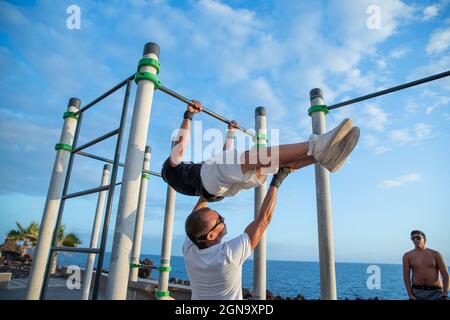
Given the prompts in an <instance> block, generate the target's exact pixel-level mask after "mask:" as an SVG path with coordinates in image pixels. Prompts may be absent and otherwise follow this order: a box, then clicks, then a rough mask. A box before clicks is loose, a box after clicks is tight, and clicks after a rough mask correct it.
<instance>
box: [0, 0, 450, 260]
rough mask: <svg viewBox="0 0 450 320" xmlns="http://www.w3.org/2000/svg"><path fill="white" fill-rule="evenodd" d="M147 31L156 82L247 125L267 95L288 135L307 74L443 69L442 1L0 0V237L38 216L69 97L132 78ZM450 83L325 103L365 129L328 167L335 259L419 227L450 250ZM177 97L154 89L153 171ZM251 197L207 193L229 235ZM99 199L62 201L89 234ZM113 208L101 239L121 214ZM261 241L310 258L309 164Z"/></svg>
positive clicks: (341, 86)
mask: <svg viewBox="0 0 450 320" xmlns="http://www.w3.org/2000/svg"><path fill="white" fill-rule="evenodd" d="M71 4H76V5H78V6H79V7H80V9H81V28H80V29H79V30H77V29H73V30H70V29H68V28H67V27H66V19H67V17H68V14H67V13H66V9H67V7H68V6H69V5H71ZM370 5H376V6H377V8H378V9H379V10H380V11H379V12H380V14H381V16H380V17H381V20H380V25H379V27H380V28H378V29H374V28H368V26H367V20H368V19H369V18H370V16H371V14H370V13H367V8H368V7H369V6H370ZM149 41H153V42H156V43H158V44H159V45H160V46H161V56H160V62H161V73H160V79H161V81H162V83H163V84H164V85H165V86H167V87H169V88H171V89H173V90H175V91H178V92H180V93H181V94H183V95H184V96H186V97H188V98H196V99H198V100H200V101H202V102H203V104H204V105H205V106H207V107H210V108H211V109H213V110H215V111H216V112H218V113H220V114H223V115H225V116H227V117H228V118H230V119H237V120H238V121H239V123H240V124H242V125H243V126H245V127H249V128H252V127H253V126H254V124H253V122H254V108H255V107H257V106H260V105H262V106H265V107H266V109H267V113H268V126H269V129H280V142H281V143H292V142H297V141H304V140H306V139H307V138H308V137H309V134H310V133H311V119H310V118H309V116H308V115H307V109H308V107H309V90H310V89H312V88H315V87H320V88H322V89H323V90H324V93H325V101H326V103H328V104H332V103H336V102H339V101H342V100H345V99H348V98H351V97H356V96H359V95H363V94H366V93H370V92H373V91H375V90H379V89H381V88H387V87H390V86H393V85H396V84H399V83H403V82H406V81H411V80H414V79H416V78H420V77H424V76H428V75H431V74H434V73H438V72H442V71H446V70H448V69H450V55H449V53H450V4H449V1H447V0H445V1H440V0H435V1H391V0H386V1H356V0H353V1H350V0H347V1H346V0H342V1H265V0H262V1H238V0H236V1H222V2H217V1H211V0H204V1H184V2H182V1H162V0H155V1H141V0H140V1H138V0H136V1H126V2H125V1H101V2H96V1H8V2H3V1H2V2H0V70H1V73H0V155H1V156H0V177H1V179H0V235H5V234H6V233H7V231H8V230H9V229H11V228H13V227H14V222H15V221H16V220H19V221H21V222H23V223H25V224H26V223H28V222H30V221H32V220H35V221H40V219H41V215H42V211H43V207H44V202H45V197H46V193H47V189H48V183H49V180H50V173H51V169H52V166H53V162H54V157H55V151H54V145H55V143H56V142H57V141H58V139H59V135H60V130H61V128H62V124H63V120H62V114H63V112H64V111H66V106H67V101H68V99H69V98H70V97H74V96H75V97H78V98H80V99H81V101H82V103H87V102H89V101H90V100H92V99H93V98H95V97H96V96H98V95H99V94H101V93H102V92H104V91H106V90H107V89H109V88H110V87H112V86H113V85H115V84H116V83H118V82H120V81H121V80H123V79H125V78H126V77H127V76H129V75H130V74H131V73H133V72H134V71H135V69H136V66H137V62H138V60H139V59H140V57H141V54H142V49H143V46H144V44H145V43H146V42H149ZM449 89H450V79H443V80H440V81H436V82H434V83H430V84H426V85H422V86H420V87H416V88H412V89H408V90H404V91H402V92H398V93H395V94H392V95H389V96H384V97H381V98H378V99H374V100H370V101H367V102H363V103H359V104H356V105H352V106H348V107H344V108H341V109H338V110H335V111H332V112H331V113H330V114H328V115H327V126H328V128H331V127H332V126H334V125H336V124H337V123H338V122H339V121H340V120H341V119H343V118H345V117H351V118H352V119H353V121H354V124H355V125H357V126H359V127H360V128H361V139H360V142H359V144H358V146H357V148H356V149H355V151H354V152H353V153H352V155H351V157H350V158H349V160H348V161H347V163H346V164H345V165H344V167H343V168H342V169H341V170H340V171H339V172H337V173H335V174H332V175H331V177H330V179H331V195H332V209H333V222H334V243H335V256H336V261H338V262H375V263H400V262H401V257H402V254H403V253H404V252H405V251H407V250H409V249H411V248H412V244H411V241H410V240H409V232H410V231H411V230H412V229H421V230H423V231H424V232H425V233H426V234H427V238H428V245H429V247H431V248H433V249H436V250H438V251H440V252H441V253H442V254H443V255H444V258H445V259H446V261H447V262H449V261H450V245H449V243H450V236H449V235H448V230H449V227H450V223H449V221H450V220H449V218H448V216H449V212H450V204H449V201H448V190H449V188H448V181H449V178H450V173H449V172H450V162H449V161H448V158H449V156H450V143H449V140H448V139H449V133H450V130H449V129H450V109H449V108H450V94H449V92H450V91H449ZM134 90H135V88H134V89H133V93H132V97H133V99H132V101H131V106H132V105H133V104H132V102H133V101H134V94H135V91H134ZM121 92H122V91H121ZM121 104H122V93H117V94H115V95H113V96H111V97H110V98H109V99H108V100H105V101H104V102H102V103H100V104H99V105H98V106H97V107H95V108H94V109H92V110H89V111H88V114H86V116H85V117H84V121H83V129H82V131H81V136H80V143H82V142H86V141H88V140H90V139H92V138H94V137H96V136H99V135H101V134H103V133H105V132H108V131H110V130H112V129H114V128H116V127H117V125H118V123H119V112H120V108H121ZM130 109H131V108H130ZM183 111H184V106H183V105H182V104H180V103H179V102H178V101H176V100H173V99H171V98H170V97H166V96H164V95H163V94H162V93H160V92H156V93H155V99H154V103H153V107H152V114H151V121H150V129H149V132H148V144H149V145H151V146H152V148H153V158H152V163H151V168H152V169H153V170H155V171H159V170H160V168H161V165H162V163H163V161H164V160H165V158H166V157H167V154H168V151H169V145H170V135H171V133H172V131H173V130H174V129H175V128H177V127H178V126H179V123H180V121H181V119H182V114H183ZM130 119H131V113H130V115H129V116H128V120H130ZM197 119H198V120H201V121H202V123H201V124H202V126H203V128H204V129H208V128H217V129H220V130H225V127H224V125H223V124H222V123H220V122H217V121H214V120H213V119H210V118H209V117H207V116H206V115H200V116H198V117H197ZM128 124H129V121H128ZM124 141H127V137H125V140H124ZM113 146H114V144H113V140H109V141H106V142H104V143H102V144H99V145H98V146H95V147H93V148H92V149H90V151H91V152H92V153H97V154H99V155H102V156H105V157H109V158H112V157H113V150H114V149H113ZM124 155H125V151H123V152H122V160H123V158H124ZM102 166H103V164H102V163H100V162H96V161H95V160H90V159H83V158H81V157H77V158H76V160H75V169H74V176H73V179H72V181H71V185H70V188H69V189H70V190H69V192H71V191H78V190H83V189H87V188H91V187H93V186H96V185H98V184H99V182H100V178H101V168H102ZM165 192H166V185H165V184H164V182H163V181H162V180H159V179H158V178H151V179H150V182H149V195H148V205H147V208H146V218H145V225H144V238H143V244H142V251H143V252H144V253H152V254H159V253H160V250H161V235H162V225H163V218H164V217H163V214H164V211H163V206H164V202H165ZM118 198H119V193H117V194H116V197H115V199H116V201H115V208H117V200H118ZM252 199H253V191H246V192H241V193H240V194H239V195H237V196H236V197H234V198H232V199H226V200H224V201H222V202H220V203H217V204H215V205H214V206H213V207H214V208H215V209H217V210H218V211H220V212H221V213H223V215H224V216H225V217H226V220H227V223H228V236H227V238H228V239H229V238H231V237H232V236H235V235H238V234H239V233H241V232H242V231H243V230H244V228H245V227H246V225H247V224H248V223H249V222H250V221H251V219H252V217H253V202H252V201H253V200H252ZM195 202H196V199H194V198H191V197H186V196H182V195H177V209H176V214H175V215H176V217H175V226H174V239H173V248H172V253H173V254H174V255H181V244H182V241H183V239H184V229H183V225H184V220H185V218H186V216H187V214H188V213H189V212H190V210H191V208H192V207H193V205H194V204H195ZM95 204H96V196H87V197H84V198H82V199H75V200H70V201H68V202H67V204H66V210H65V214H64V219H63V223H65V224H66V225H67V227H68V229H69V230H70V231H74V232H76V233H77V234H79V235H80V237H81V239H82V240H83V242H84V244H85V245H87V244H88V243H89V234H90V229H91V227H92V222H93V213H94V210H95ZM111 221H112V222H111V230H110V231H111V233H110V235H109V242H108V247H111V242H112V228H113V226H114V221H115V214H113V217H112V220H111ZM267 239H268V258H269V259H281V260H301V261H317V260H318V244H317V219H316V204H315V185H314V168H313V167H308V168H306V169H302V170H300V171H298V172H296V173H295V174H293V175H291V176H289V177H288V179H287V180H286V182H285V183H284V184H283V186H282V188H281V190H280V194H279V197H278V205H277V209H276V212H275V215H274V218H273V220H272V223H271V225H270V227H269V229H268V232H267Z"/></svg>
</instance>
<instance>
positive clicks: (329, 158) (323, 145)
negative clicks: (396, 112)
mask: <svg viewBox="0 0 450 320" xmlns="http://www.w3.org/2000/svg"><path fill="white" fill-rule="evenodd" d="M193 102H194V106H190V105H188V106H187V110H186V112H185V113H184V119H183V122H182V123H181V127H180V130H179V131H178V135H177V138H176V140H175V141H176V142H175V144H174V146H173V148H172V151H171V154H170V156H169V157H168V158H167V160H166V161H165V162H164V164H163V168H162V171H161V175H162V178H163V179H164V181H165V182H167V183H168V184H169V185H170V186H171V187H172V188H173V189H175V191H177V192H179V193H181V194H184V195H190V196H200V197H202V198H204V199H205V200H206V201H208V202H215V201H220V200H222V199H223V198H224V197H232V196H234V195H235V194H236V193H238V192H239V191H240V190H243V189H250V188H255V187H258V186H260V185H262V184H263V183H264V182H265V181H266V179H267V175H268V174H274V173H276V172H278V168H280V167H287V168H290V169H293V170H297V169H300V168H303V167H306V166H308V165H311V164H314V163H316V162H319V163H320V164H321V165H322V166H324V167H325V168H326V169H328V170H329V171H330V172H336V171H337V170H338V169H339V168H340V167H341V166H342V165H343V164H344V162H345V160H346V159H347V157H348V156H349V155H350V153H351V152H352V150H353V149H354V147H355V146H356V144H357V142H358V139H359V128H358V127H352V121H351V120H350V119H344V120H343V121H342V122H341V123H340V124H339V125H338V126H337V127H336V128H334V129H333V130H331V131H329V132H327V133H325V134H322V135H315V134H312V135H311V136H310V138H309V141H306V142H300V143H294V144H284V145H279V146H275V147H262V148H261V147H260V148H258V149H253V150H247V151H243V152H240V151H238V150H236V149H234V148H232V147H233V141H234V133H235V126H236V124H237V123H236V122H235V121H232V122H231V123H230V124H229V125H228V132H227V138H226V142H225V145H224V150H223V152H219V153H216V154H215V155H214V156H213V157H211V158H210V159H208V160H206V161H204V162H201V163H193V162H191V161H189V162H187V161H182V159H183V155H184V151H185V149H186V147H187V145H188V143H189V137H190V126H191V121H192V118H193V116H194V115H195V114H196V113H198V112H201V111H202V108H203V107H202V105H201V104H200V102H198V101H196V100H193Z"/></svg>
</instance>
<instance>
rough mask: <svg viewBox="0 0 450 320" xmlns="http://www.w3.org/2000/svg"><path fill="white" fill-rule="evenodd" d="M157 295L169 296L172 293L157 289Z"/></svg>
mask: <svg viewBox="0 0 450 320" xmlns="http://www.w3.org/2000/svg"><path fill="white" fill-rule="evenodd" d="M155 296H157V297H169V296H170V294H169V291H159V290H157V291H155Z"/></svg>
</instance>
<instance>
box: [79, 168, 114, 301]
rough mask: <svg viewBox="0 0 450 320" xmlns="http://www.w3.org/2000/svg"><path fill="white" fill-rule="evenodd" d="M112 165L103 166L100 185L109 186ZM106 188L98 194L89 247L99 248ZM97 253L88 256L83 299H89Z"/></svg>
mask: <svg viewBox="0 0 450 320" xmlns="http://www.w3.org/2000/svg"><path fill="white" fill-rule="evenodd" d="M110 171H111V166H110V165H109V164H105V165H104V167H103V174H102V180H101V183H100V186H107V185H108V184H109V174H110ZM105 198H106V190H105V191H102V192H100V193H99V194H98V201H97V208H96V209H95V218H94V225H93V227H92V233H91V242H90V244H89V248H97V242H98V236H99V233H100V226H101V223H102V216H103V209H104V206H105ZM94 261H95V254H94V253H90V254H89V255H88V258H87V263H86V270H85V271H84V279H83V292H82V296H81V299H82V300H88V299H89V291H90V289H91V280H92V271H93V270H94Z"/></svg>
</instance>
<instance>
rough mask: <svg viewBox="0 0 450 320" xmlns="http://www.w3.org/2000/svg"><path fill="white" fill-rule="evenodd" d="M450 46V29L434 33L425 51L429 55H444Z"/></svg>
mask: <svg viewBox="0 0 450 320" xmlns="http://www.w3.org/2000/svg"><path fill="white" fill-rule="evenodd" d="M449 46H450V28H447V29H440V30H436V31H434V32H433V34H432V35H431V38H430V40H429V41H428V44H427V47H426V49H425V50H426V52H427V53H428V54H437V53H443V52H444V51H446V50H447V49H448V47H449Z"/></svg>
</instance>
